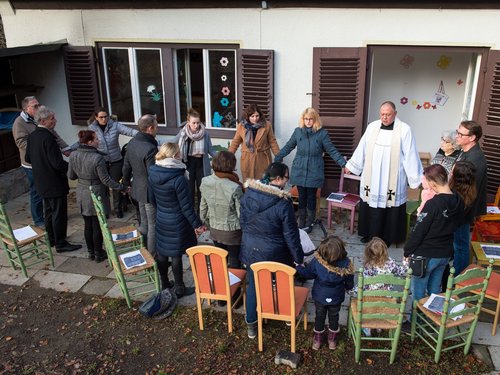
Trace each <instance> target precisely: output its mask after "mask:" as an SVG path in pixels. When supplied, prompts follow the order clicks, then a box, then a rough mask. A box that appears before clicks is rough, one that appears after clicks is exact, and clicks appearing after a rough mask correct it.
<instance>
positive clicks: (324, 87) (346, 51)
mask: <svg viewBox="0 0 500 375" xmlns="http://www.w3.org/2000/svg"><path fill="white" fill-rule="evenodd" d="M366 64H367V49H366V48H314V49H313V93H312V95H313V96H312V106H313V108H315V109H316V110H317V111H318V112H319V115H320V116H321V121H322V122H323V127H324V128H325V129H326V130H327V131H328V134H329V135H330V139H331V140H332V142H333V144H334V145H335V147H336V148H337V149H338V150H339V151H340V153H341V154H342V155H344V156H345V157H347V158H349V157H350V156H351V155H352V154H353V152H354V150H355V148H356V146H357V145H358V142H359V140H360V139H361V135H362V132H363V110H364V98H365V81H366ZM339 176H340V167H339V166H338V165H337V163H335V162H334V161H333V160H332V159H331V158H330V156H329V155H326V156H325V186H324V189H325V190H327V191H332V190H333V189H334V188H336V186H337V183H336V181H335V180H337V179H338V178H339Z"/></svg>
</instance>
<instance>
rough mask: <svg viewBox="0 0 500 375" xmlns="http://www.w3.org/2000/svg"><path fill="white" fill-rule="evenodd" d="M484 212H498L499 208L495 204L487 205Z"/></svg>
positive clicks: (499, 212) (499, 211)
mask: <svg viewBox="0 0 500 375" xmlns="http://www.w3.org/2000/svg"><path fill="white" fill-rule="evenodd" d="M486 213H488V214H500V208H498V207H496V206H488V207H486Z"/></svg>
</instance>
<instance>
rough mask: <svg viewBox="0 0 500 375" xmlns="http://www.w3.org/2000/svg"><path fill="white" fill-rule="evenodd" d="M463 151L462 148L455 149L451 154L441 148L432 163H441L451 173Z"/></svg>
mask: <svg viewBox="0 0 500 375" xmlns="http://www.w3.org/2000/svg"><path fill="white" fill-rule="evenodd" d="M461 153H462V150H455V151H453V152H452V153H451V154H450V155H445V153H444V151H443V150H441V149H439V150H438V152H436V155H435V156H434V158H433V159H432V160H431V164H441V165H442V166H443V167H445V168H446V171H447V172H448V174H449V173H450V172H451V170H452V168H453V166H454V165H455V162H456V161H457V159H458V157H459V156H460V154H461Z"/></svg>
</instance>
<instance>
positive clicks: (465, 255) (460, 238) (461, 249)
mask: <svg viewBox="0 0 500 375" xmlns="http://www.w3.org/2000/svg"><path fill="white" fill-rule="evenodd" d="M469 246H470V224H462V225H460V226H459V227H458V228H457V229H456V230H455V233H454V238H453V248H454V249H455V253H454V256H453V267H454V268H455V275H458V274H459V273H460V272H462V271H463V270H464V269H466V268H467V266H468V265H469V256H470V255H469V254H470V249H469Z"/></svg>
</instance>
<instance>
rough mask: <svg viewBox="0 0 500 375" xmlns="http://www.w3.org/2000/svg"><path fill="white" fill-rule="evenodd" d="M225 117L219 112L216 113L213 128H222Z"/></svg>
mask: <svg viewBox="0 0 500 375" xmlns="http://www.w3.org/2000/svg"><path fill="white" fill-rule="evenodd" d="M223 118H224V117H222V116H221V115H220V114H219V112H217V111H216V112H214V117H213V119H212V126H214V127H216V128H220V127H222V124H221V122H220V120H222V119H223Z"/></svg>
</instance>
